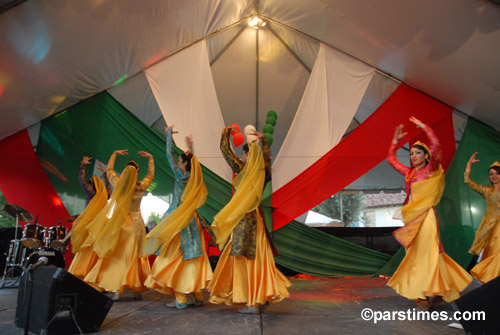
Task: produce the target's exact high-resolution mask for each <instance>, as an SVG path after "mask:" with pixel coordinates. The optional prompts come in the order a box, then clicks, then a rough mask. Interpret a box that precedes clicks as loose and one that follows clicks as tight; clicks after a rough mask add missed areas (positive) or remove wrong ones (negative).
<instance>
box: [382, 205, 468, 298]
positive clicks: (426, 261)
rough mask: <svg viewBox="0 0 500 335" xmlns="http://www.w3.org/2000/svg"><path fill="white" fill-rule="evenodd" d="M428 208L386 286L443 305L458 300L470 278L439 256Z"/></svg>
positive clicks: (435, 224) (435, 226)
mask: <svg viewBox="0 0 500 335" xmlns="http://www.w3.org/2000/svg"><path fill="white" fill-rule="evenodd" d="M437 224H438V223H437V220H436V215H435V212H434V210H433V209H432V208H431V209H430V210H429V211H428V213H427V216H426V218H425V220H424V222H423V223H422V226H421V227H420V231H419V232H418V234H417V236H416V237H415V240H414V241H413V243H412V244H411V245H410V247H409V248H408V249H407V250H406V256H405V258H404V259H403V261H402V262H401V264H400V265H399V267H398V269H397V270H396V272H395V273H394V274H393V276H392V278H391V280H389V282H388V283H387V285H389V286H390V287H392V288H393V289H394V290H395V291H396V292H397V293H398V294H400V295H402V296H403V297H406V298H408V299H412V300H417V299H425V298H426V297H434V296H442V297H443V299H444V300H445V301H447V302H451V301H453V300H455V299H457V298H459V297H460V295H459V293H460V292H461V291H463V290H464V289H465V288H466V287H467V286H468V285H469V284H470V282H471V281H472V277H471V276H470V275H469V273H467V271H465V270H464V269H463V268H462V267H461V266H460V265H458V264H457V263H456V262H455V261H454V260H453V259H452V258H451V257H449V256H448V255H447V254H446V253H444V252H442V253H439V245H440V238H439V233H438V226H437Z"/></svg>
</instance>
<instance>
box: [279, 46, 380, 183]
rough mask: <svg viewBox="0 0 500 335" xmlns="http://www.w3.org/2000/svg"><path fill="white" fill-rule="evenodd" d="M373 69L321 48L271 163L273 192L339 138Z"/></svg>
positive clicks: (343, 55)
mask: <svg viewBox="0 0 500 335" xmlns="http://www.w3.org/2000/svg"><path fill="white" fill-rule="evenodd" d="M374 71H375V69H374V68H372V67H370V66H368V65H366V64H364V63H362V62H360V61H358V60H356V59H354V58H352V57H349V56H347V55H345V54H343V53H341V52H339V51H337V50H335V49H333V48H330V47H327V46H325V45H323V44H322V45H321V47H320V50H319V53H318V57H317V59H316V62H315V63H314V67H313V70H312V73H311V76H310V78H309V82H308V83H307V87H306V90H305V93H304V96H303V97H302V101H301V103H300V106H299V109H298V111H297V114H296V115H295V119H294V120H293V123H292V126H291V128H290V131H289V133H288V135H287V137H286V139H285V142H284V143H283V146H282V147H281V150H280V152H279V154H278V156H277V158H276V160H275V161H274V164H273V168H274V171H273V189H274V190H277V189H279V188H280V187H281V186H283V185H285V184H286V183H287V182H289V181H290V180H291V179H293V178H294V177H296V176H297V175H299V174H300V173H301V172H302V171H304V170H305V169H306V168H307V167H309V166H310V165H311V164H313V163H314V162H316V161H317V160H318V159H319V158H320V157H321V156H323V155H324V154H325V153H327V152H328V151H329V150H330V149H331V148H333V147H334V146H335V145H337V143H338V142H339V141H340V140H341V139H342V135H344V133H345V131H346V129H347V127H348V126H349V124H350V122H351V120H352V118H353V117H354V114H355V113H356V110H357V109H358V106H359V103H360V102H361V99H362V98H363V95H364V93H365V91H366V88H367V86H368V84H369V82H370V80H371V78H372V76H373V73H374Z"/></svg>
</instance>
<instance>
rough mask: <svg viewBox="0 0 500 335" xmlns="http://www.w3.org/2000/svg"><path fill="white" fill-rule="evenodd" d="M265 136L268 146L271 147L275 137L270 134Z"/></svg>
mask: <svg viewBox="0 0 500 335" xmlns="http://www.w3.org/2000/svg"><path fill="white" fill-rule="evenodd" d="M264 136H265V137H266V140H267V144H269V145H271V144H273V141H274V139H273V135H271V134H269V133H264Z"/></svg>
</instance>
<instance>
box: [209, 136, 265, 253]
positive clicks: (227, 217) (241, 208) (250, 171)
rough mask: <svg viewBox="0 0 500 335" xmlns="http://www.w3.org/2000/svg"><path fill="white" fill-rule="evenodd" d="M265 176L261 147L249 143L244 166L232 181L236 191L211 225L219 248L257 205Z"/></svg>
mask: <svg viewBox="0 0 500 335" xmlns="http://www.w3.org/2000/svg"><path fill="white" fill-rule="evenodd" d="M265 176H266V171H265V165H264V157H263V155H262V149H261V148H260V146H259V145H258V144H256V143H250V145H249V153H248V158H247V161H246V163H245V166H244V167H243V170H241V172H240V173H239V174H238V176H237V177H236V178H235V179H234V181H233V185H234V186H235V188H236V192H235V193H234V195H233V198H232V199H231V200H230V201H229V202H228V204H227V205H226V206H224V208H223V209H222V210H221V211H220V212H219V213H218V214H217V215H216V216H215V217H214V221H213V223H212V225H211V227H212V230H213V231H214V233H215V236H216V238H217V241H216V242H217V244H218V245H219V249H222V248H223V247H224V244H225V243H226V241H227V239H228V238H229V236H230V235H231V233H232V231H233V229H234V228H235V227H236V225H237V224H238V223H239V222H240V221H241V219H243V217H244V216H245V214H247V213H248V212H250V211H252V210H254V209H256V208H257V207H258V206H259V204H260V200H261V198H262V189H263V188H264V178H265Z"/></svg>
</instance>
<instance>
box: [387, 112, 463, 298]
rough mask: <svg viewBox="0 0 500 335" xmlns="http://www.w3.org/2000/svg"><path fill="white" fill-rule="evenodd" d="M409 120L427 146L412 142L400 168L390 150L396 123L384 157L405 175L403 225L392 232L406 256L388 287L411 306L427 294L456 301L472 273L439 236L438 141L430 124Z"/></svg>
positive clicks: (396, 139)
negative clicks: (407, 160) (408, 162)
mask: <svg viewBox="0 0 500 335" xmlns="http://www.w3.org/2000/svg"><path fill="white" fill-rule="evenodd" d="M410 121H411V122H413V123H414V124H415V125H416V126H417V127H419V128H422V129H423V130H424V131H425V133H426V135H427V137H428V138H429V140H430V144H431V145H430V149H429V147H428V146H427V145H425V144H424V143H421V142H415V143H414V144H413V145H412V147H411V149H410V160H411V163H412V167H407V166H404V165H403V164H401V163H399V162H398V161H397V160H396V154H395V149H396V146H397V144H398V142H399V141H400V140H401V139H402V138H403V137H404V136H405V135H406V133H403V125H399V126H398V127H396V131H395V133H394V138H393V141H392V145H391V147H390V149H389V156H388V161H389V163H390V164H391V165H392V166H393V167H394V168H395V169H396V170H397V171H398V172H400V173H401V174H403V175H405V182H406V192H407V194H408V196H407V200H406V201H405V205H404V206H403V208H402V209H401V211H402V219H403V221H404V223H405V225H404V226H403V227H402V228H400V229H398V230H396V231H395V232H394V236H395V237H396V239H397V240H398V241H399V242H400V243H401V244H402V245H403V246H404V247H405V248H406V256H405V258H404V259H403V261H402V262H401V264H400V265H399V267H398V269H397V270H396V272H395V273H394V275H393V276H392V278H391V280H389V282H388V285H389V286H390V287H392V288H393V289H394V290H396V292H397V293H398V294H400V295H402V296H404V297H406V298H408V299H413V300H417V304H422V305H424V306H428V305H429V304H430V298H431V297H436V299H434V301H433V302H432V303H433V304H434V303H436V302H437V301H439V300H440V299H441V298H442V299H444V300H445V301H447V302H450V301H453V300H455V299H457V298H458V297H459V292H460V291H462V290H464V289H465V288H466V287H467V286H468V285H469V283H470V282H471V281H472V277H471V276H470V275H469V274H468V273H467V272H466V271H465V270H464V269H463V268H462V267H460V265H458V264H457V263H456V262H455V261H454V260H453V259H452V258H450V257H449V256H448V255H447V254H446V253H445V252H444V249H443V246H442V244H441V238H440V236H439V224H438V221H437V217H436V212H435V209H434V206H436V205H437V204H438V202H439V200H440V199H441V195H442V193H443V189H444V173H443V168H442V167H441V156H442V152H441V145H440V143H439V140H438V138H437V137H436V135H435V134H434V132H433V131H432V129H431V128H430V127H428V126H426V125H425V124H424V123H422V122H421V121H419V120H418V119H416V118H414V117H411V118H410Z"/></svg>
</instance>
